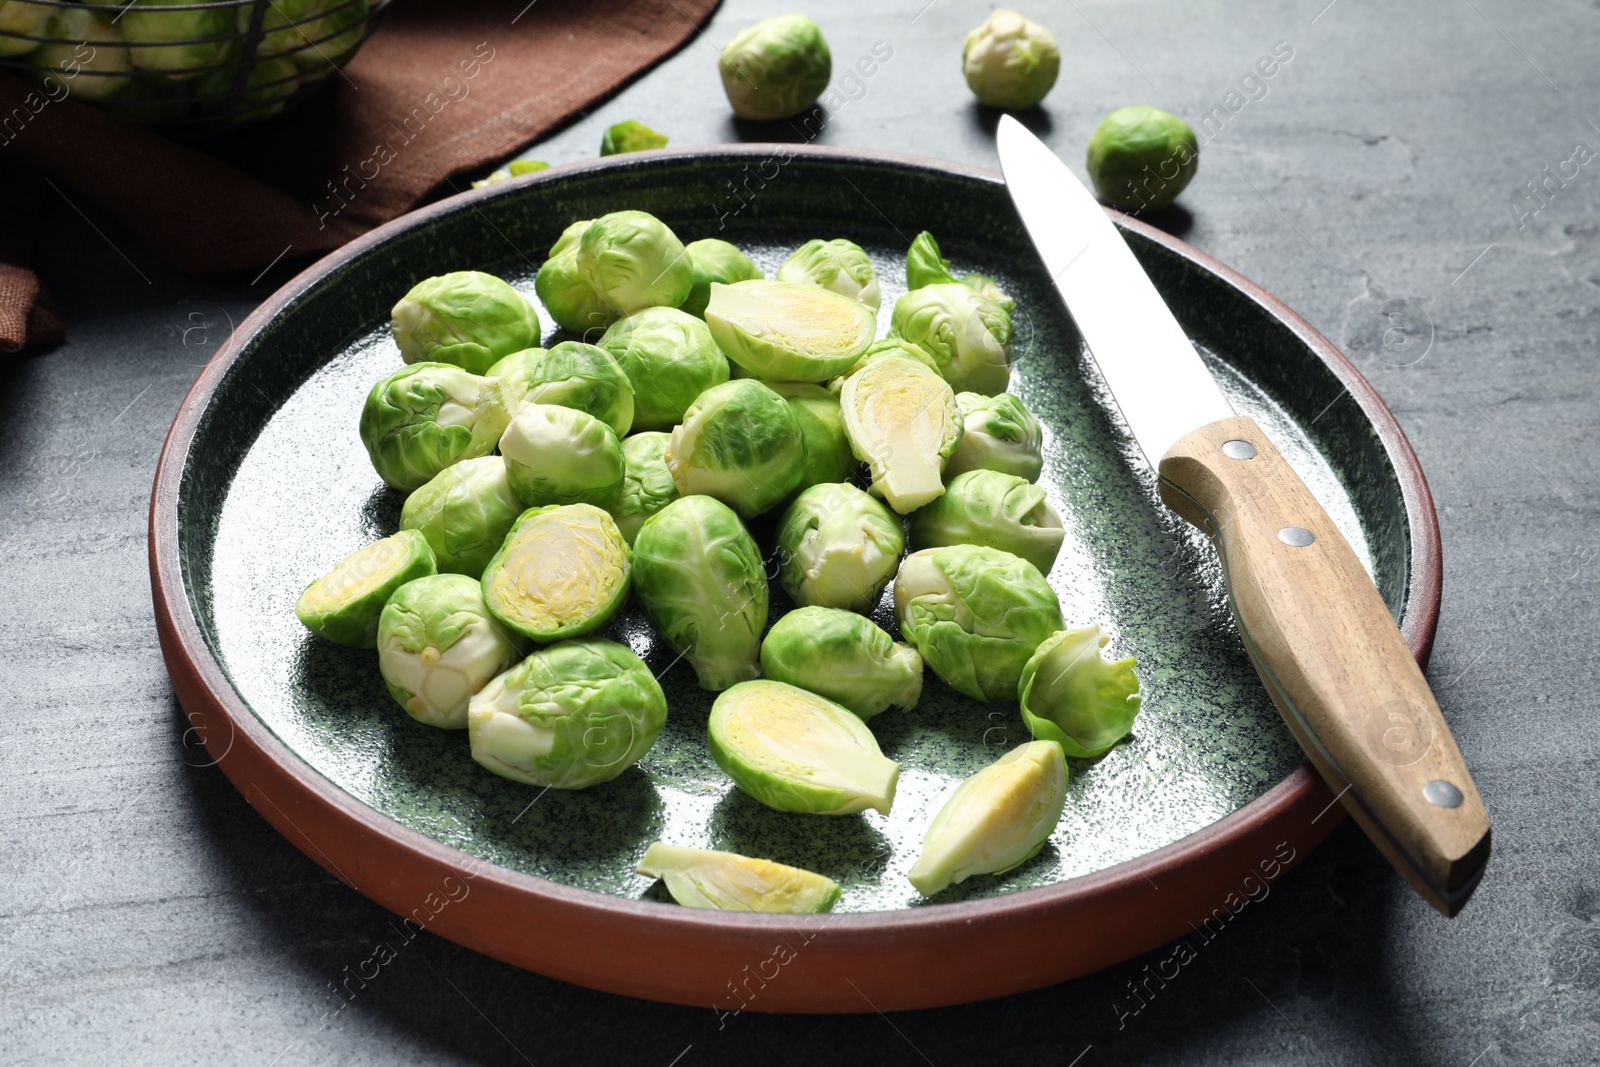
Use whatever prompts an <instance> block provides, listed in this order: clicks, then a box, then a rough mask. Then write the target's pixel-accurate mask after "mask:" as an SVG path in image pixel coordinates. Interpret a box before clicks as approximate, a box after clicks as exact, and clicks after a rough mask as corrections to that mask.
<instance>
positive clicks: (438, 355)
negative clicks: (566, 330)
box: [389, 270, 539, 374]
mask: <svg viewBox="0 0 1600 1067" xmlns="http://www.w3.org/2000/svg"><path fill="white" fill-rule="evenodd" d="M391 314H392V318H391V320H390V323H389V326H390V329H391V330H393V332H394V340H395V344H397V345H399V346H400V358H402V359H404V360H405V361H406V362H407V363H453V364H455V365H456V366H458V367H460V368H461V369H462V370H467V371H471V372H472V373H473V374H483V373H484V372H486V371H487V370H488V369H489V368H490V367H491V366H492V365H493V364H494V363H496V362H497V361H498V360H500V359H501V358H502V357H504V356H509V355H510V354H511V353H513V352H520V351H522V350H523V349H524V348H532V347H534V346H535V345H537V344H538V343H539V313H538V312H537V311H535V310H534V309H533V305H532V304H530V303H528V301H527V299H526V298H524V297H523V295H522V294H521V293H519V292H517V291H516V290H515V289H513V288H511V286H509V285H507V284H506V283H505V282H503V281H501V280H500V279H499V278H496V277H495V276H494V275H492V274H485V273H483V272H482V271H476V270H460V271H456V272H455V273H453V274H441V275H439V276H438V277H436V278H425V279H423V280H422V281H420V282H418V283H417V284H416V285H414V286H412V287H411V291H410V292H409V293H407V294H406V295H405V296H403V297H401V298H400V302H399V303H397V304H396V305H395V306H394V311H393V312H392V313H391Z"/></svg>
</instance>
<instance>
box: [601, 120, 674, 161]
mask: <svg viewBox="0 0 1600 1067" xmlns="http://www.w3.org/2000/svg"><path fill="white" fill-rule="evenodd" d="M666 146H667V135H666V134H664V133H657V132H656V131H655V130H652V129H651V128H650V127H648V126H646V125H645V124H644V123H642V122H639V121H637V120H635V119H624V120H622V121H621V122H614V123H612V124H611V125H610V126H607V127H606V132H605V133H603V134H601V136H600V154H601V155H602V156H616V155H621V154H622V153H623V152H643V151H646V150H648V149H651V148H665V147H666Z"/></svg>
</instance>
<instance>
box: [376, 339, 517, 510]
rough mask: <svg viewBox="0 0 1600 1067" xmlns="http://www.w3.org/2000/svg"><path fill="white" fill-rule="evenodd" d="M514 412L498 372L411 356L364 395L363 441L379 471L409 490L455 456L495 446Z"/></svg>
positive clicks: (472, 454)
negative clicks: (483, 373)
mask: <svg viewBox="0 0 1600 1067" xmlns="http://www.w3.org/2000/svg"><path fill="white" fill-rule="evenodd" d="M510 419H511V414H510V412H508V411H507V410H506V403H505V397H504V395H503V394H502V393H501V391H500V383H499V382H498V381H496V380H495V379H493V378H480V377H479V376H478V375H476V374H469V373H467V372H466V371H464V370H462V369H461V368H460V367H455V366H451V365H450V364H448V363H413V364H411V365H410V366H407V367H401V368H400V369H399V370H397V371H395V372H394V373H393V374H391V375H389V376H388V377H387V378H384V379H383V380H382V381H380V382H378V384H376V385H374V386H373V387H372V391H371V392H369V393H368V394H367V401H366V403H365V404H364V405H363V406H362V408H361V443H362V444H364V445H366V447H367V455H368V456H370V457H371V458H372V466H373V467H374V468H375V469H376V470H377V472H378V476H379V477H380V478H382V479H383V480H384V481H385V482H388V483H389V484H390V485H392V486H394V487H395V488H396V489H404V490H406V491H408V492H409V491H410V490H412V489H417V488H419V487H421V486H422V485H424V484H425V483H426V482H427V481H428V480H429V479H430V478H432V477H433V476H434V475H436V474H438V473H439V472H440V471H442V470H444V469H445V468H446V467H448V466H450V465H451V464H452V463H459V462H461V461H462V460H464V459H476V458H477V457H478V456H487V455H488V454H489V453H490V452H493V451H494V446H495V442H496V441H498V440H499V438H500V435H501V434H502V433H504V432H505V429H506V424H507V423H508V422H509V421H510Z"/></svg>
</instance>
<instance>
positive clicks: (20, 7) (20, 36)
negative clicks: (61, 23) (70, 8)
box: [0, 0, 59, 57]
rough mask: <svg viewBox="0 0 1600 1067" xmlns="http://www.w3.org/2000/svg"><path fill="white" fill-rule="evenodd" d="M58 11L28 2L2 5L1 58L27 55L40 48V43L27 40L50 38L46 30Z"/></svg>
mask: <svg viewBox="0 0 1600 1067" xmlns="http://www.w3.org/2000/svg"><path fill="white" fill-rule="evenodd" d="M57 10H59V9H58V8H54V7H47V6H45V5H44V4H30V3H28V0H5V2H4V3H0V57H5V56H21V55H26V54H28V53H29V52H31V51H33V50H34V49H35V48H37V47H39V42H38V41H30V40H28V39H27V38H29V37H48V36H49V34H47V33H46V32H45V30H46V28H48V27H49V25H50V20H51V18H53V17H54V16H55V14H56V12H57Z"/></svg>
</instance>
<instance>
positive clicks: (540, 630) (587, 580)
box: [483, 504, 631, 641]
mask: <svg viewBox="0 0 1600 1067" xmlns="http://www.w3.org/2000/svg"><path fill="white" fill-rule="evenodd" d="M630 570H631V561H630V559H629V554H628V542H627V541H625V540H623V538H622V531H621V530H618V529H617V524H616V523H615V522H613V521H612V519H611V516H610V515H607V514H606V513H605V512H603V511H601V510H600V509H599V508H597V507H595V506H593V505H592V504H552V505H550V506H549V507H543V508H530V509H528V510H527V511H525V512H523V513H522V517H521V518H519V519H518V520H517V523H516V525H515V526H513V527H511V532H510V533H508V534H507V535H506V539H505V543H504V544H502V545H501V546H500V551H498V552H496V553H495V554H494V558H493V559H491V560H490V561H489V566H487V567H485V568H484V571H483V602H484V603H485V604H487V605H488V606H489V610H490V611H491V612H493V613H494V617H495V618H497V619H499V620H500V621H501V622H503V623H505V624H506V625H507V626H509V627H510V628H511V629H513V630H515V631H516V632H517V633H519V634H522V635H524V636H525V637H531V638H533V639H534V640H535V641H554V640H556V639H557V638H559V637H579V636H581V635H583V634H586V633H590V632H592V631H594V630H598V629H600V627H602V626H604V625H605V624H606V623H608V622H610V621H611V617H612V616H613V615H615V614H616V613H617V609H618V608H620V607H621V606H622V602H623V601H624V600H626V599H627V597H628V575H629V572H630Z"/></svg>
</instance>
